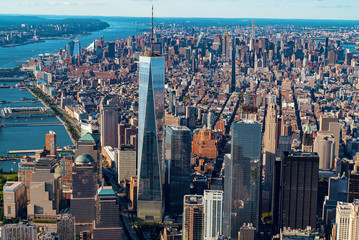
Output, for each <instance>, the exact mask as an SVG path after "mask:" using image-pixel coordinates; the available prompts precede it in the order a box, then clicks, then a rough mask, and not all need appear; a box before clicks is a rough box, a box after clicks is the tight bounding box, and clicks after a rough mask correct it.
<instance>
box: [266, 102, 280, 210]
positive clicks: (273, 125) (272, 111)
mask: <svg viewBox="0 0 359 240" xmlns="http://www.w3.org/2000/svg"><path fill="white" fill-rule="evenodd" d="M277 138H278V136H277V105H276V104H275V103H270V104H269V105H268V108H267V115H266V120H265V132H264V136H263V145H264V148H265V154H264V156H265V157H264V159H263V162H264V163H263V165H264V166H265V175H264V186H265V190H266V191H268V195H269V199H271V195H272V182H273V165H274V162H275V157H276V150H277V143H278V141H277ZM269 203H270V201H268V204H266V206H263V207H264V208H265V210H266V211H269V210H270V207H269V206H268V205H270V204H269Z"/></svg>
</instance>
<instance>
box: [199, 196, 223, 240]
mask: <svg viewBox="0 0 359 240" xmlns="http://www.w3.org/2000/svg"><path fill="white" fill-rule="evenodd" d="M203 201H204V212H203V219H204V223H203V225H204V239H205V240H215V239H217V237H218V236H219V235H222V229H223V191H220V190H204V195H203Z"/></svg>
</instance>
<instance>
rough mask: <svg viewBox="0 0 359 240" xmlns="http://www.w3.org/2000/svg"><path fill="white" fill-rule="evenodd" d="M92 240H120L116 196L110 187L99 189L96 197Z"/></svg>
mask: <svg viewBox="0 0 359 240" xmlns="http://www.w3.org/2000/svg"><path fill="white" fill-rule="evenodd" d="M94 227H95V228H94V230H93V239H98V240H101V239H103V240H111V239H113V240H115V239H121V228H120V212H119V208H118V204H117V195H116V193H115V192H114V191H113V189H112V187H111V186H103V187H100V188H99V189H98V191H97V196H96V219H95V226H94Z"/></svg>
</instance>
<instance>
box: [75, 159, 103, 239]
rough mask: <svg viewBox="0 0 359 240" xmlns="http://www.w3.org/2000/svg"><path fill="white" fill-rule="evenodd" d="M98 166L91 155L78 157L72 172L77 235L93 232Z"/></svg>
mask: <svg viewBox="0 0 359 240" xmlns="http://www.w3.org/2000/svg"><path fill="white" fill-rule="evenodd" d="M96 191H97V166H96V163H95V160H94V159H93V158H92V157H91V156H90V155H88V154H87V155H80V156H78V157H77V158H76V160H75V164H74V167H73V173H72V199H71V214H72V216H74V217H75V221H76V225H75V227H76V236H78V235H80V234H82V233H84V232H85V233H87V234H89V235H91V234H92V231H93V222H94V220H95V213H96V210H95V196H96Z"/></svg>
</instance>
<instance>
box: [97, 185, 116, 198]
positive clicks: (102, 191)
mask: <svg viewBox="0 0 359 240" xmlns="http://www.w3.org/2000/svg"><path fill="white" fill-rule="evenodd" d="M97 194H98V195H99V196H112V195H116V193H115V191H114V190H113V188H112V187H111V186H102V187H100V188H99V189H98V190H97Z"/></svg>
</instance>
